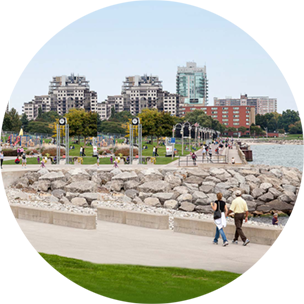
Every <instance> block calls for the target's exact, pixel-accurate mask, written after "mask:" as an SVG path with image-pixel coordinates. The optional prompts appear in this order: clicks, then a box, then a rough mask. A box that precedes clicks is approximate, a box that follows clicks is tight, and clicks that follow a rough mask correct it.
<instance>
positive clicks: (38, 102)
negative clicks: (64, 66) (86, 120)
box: [22, 74, 98, 120]
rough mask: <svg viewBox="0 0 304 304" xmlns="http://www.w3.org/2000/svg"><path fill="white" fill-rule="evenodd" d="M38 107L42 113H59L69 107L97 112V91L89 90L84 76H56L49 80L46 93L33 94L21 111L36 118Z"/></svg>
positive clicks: (30, 117)
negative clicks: (32, 97)
mask: <svg viewBox="0 0 304 304" xmlns="http://www.w3.org/2000/svg"><path fill="white" fill-rule="evenodd" d="M39 108H41V110H42V113H44V112H48V111H56V112H57V113H58V114H59V115H64V114H65V113H68V112H69V110H70V109H71V108H77V109H85V110H86V111H93V112H97V110H98V107H97V93H96V92H94V91H90V86H89V81H88V80H86V78H85V76H74V74H71V75H70V76H65V75H63V76H56V77H53V79H52V81H51V82H50V86H49V92H48V95H41V96H35V97H34V99H33V100H32V101H30V102H25V103H24V105H23V107H22V112H23V113H26V115H27V117H28V119H29V120H32V119H36V118H37V116H38V110H39Z"/></svg>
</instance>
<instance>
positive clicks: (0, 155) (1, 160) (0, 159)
mask: <svg viewBox="0 0 304 304" xmlns="http://www.w3.org/2000/svg"><path fill="white" fill-rule="evenodd" d="M3 159H4V155H3V152H2V151H1V152H0V162H1V169H2V165H3Z"/></svg>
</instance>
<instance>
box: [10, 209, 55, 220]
mask: <svg viewBox="0 0 304 304" xmlns="http://www.w3.org/2000/svg"><path fill="white" fill-rule="evenodd" d="M15 207H16V206H15ZM17 208H18V218H19V219H21V220H29V221H34V222H40V223H46V224H52V223H53V212H52V211H49V210H45V209H38V208H32V207H31V208H29V207H24V206H18V207H17ZM15 216H16V215H15Z"/></svg>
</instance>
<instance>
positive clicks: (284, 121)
mask: <svg viewBox="0 0 304 304" xmlns="http://www.w3.org/2000/svg"><path fill="white" fill-rule="evenodd" d="M299 120H300V116H299V112H298V111H294V110H286V111H283V113H282V116H281V117H280V118H279V121H278V129H284V130H285V131H286V132H289V131H290V130H289V126H290V125H292V124H294V123H296V122H297V121H299Z"/></svg>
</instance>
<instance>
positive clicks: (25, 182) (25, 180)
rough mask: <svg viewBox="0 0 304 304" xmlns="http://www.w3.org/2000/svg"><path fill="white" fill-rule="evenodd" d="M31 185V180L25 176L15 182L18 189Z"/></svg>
mask: <svg viewBox="0 0 304 304" xmlns="http://www.w3.org/2000/svg"><path fill="white" fill-rule="evenodd" d="M28 185H29V180H28V178H27V177H25V176H23V177H21V178H19V179H18V181H17V182H16V184H15V188H17V189H22V188H26V187H28Z"/></svg>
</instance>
